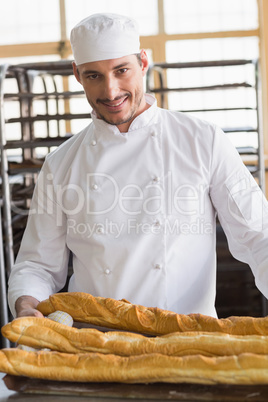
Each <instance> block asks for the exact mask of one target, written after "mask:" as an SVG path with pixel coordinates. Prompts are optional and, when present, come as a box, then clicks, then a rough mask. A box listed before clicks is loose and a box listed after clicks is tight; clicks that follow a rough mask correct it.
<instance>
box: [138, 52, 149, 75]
mask: <svg viewBox="0 0 268 402" xmlns="http://www.w3.org/2000/svg"><path fill="white" fill-rule="evenodd" d="M140 55H141V62H142V75H143V76H145V74H146V73H147V71H148V68H149V60H148V56H147V54H146V52H145V50H144V49H142V50H141V52H140Z"/></svg>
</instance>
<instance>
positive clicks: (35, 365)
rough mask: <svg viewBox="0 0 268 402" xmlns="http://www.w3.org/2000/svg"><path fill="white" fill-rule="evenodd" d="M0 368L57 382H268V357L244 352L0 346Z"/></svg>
mask: <svg viewBox="0 0 268 402" xmlns="http://www.w3.org/2000/svg"><path fill="white" fill-rule="evenodd" d="M0 371H2V372H5V373H8V374H11V375H17V376H27V377H34V378H42V379H47V380H57V381H80V382H126V383H154V382H169V383H182V382H184V383H185V382H186V383H199V384H217V383H222V384H267V383H268V356H263V355H255V354H250V353H244V354H241V355H239V356H225V357H205V356H201V355H194V356H184V357H173V356H165V355H161V354H156V353H154V354H149V355H140V356H130V357H121V356H115V355H112V354H108V355H103V354H100V353H84V354H66V353H59V352H46V351H40V352H27V351H24V350H19V349H2V350H1V351H0Z"/></svg>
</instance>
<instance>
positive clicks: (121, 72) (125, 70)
mask: <svg viewBox="0 0 268 402" xmlns="http://www.w3.org/2000/svg"><path fill="white" fill-rule="evenodd" d="M127 71H128V69H127V68H120V69H119V70H118V71H117V72H118V73H119V74H124V73H126V72H127Z"/></svg>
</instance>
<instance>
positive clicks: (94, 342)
mask: <svg viewBox="0 0 268 402" xmlns="http://www.w3.org/2000/svg"><path fill="white" fill-rule="evenodd" d="M2 335H3V336H5V337H6V338H8V339H9V340H10V341H11V342H16V343H18V344H21V345H26V346H30V347H33V348H37V349H42V348H49V349H51V350H56V351H60V352H65V353H86V352H99V353H105V354H109V353H112V354H117V355H121V356H131V355H141V354H149V353H160V354H165V355H169V356H184V355H194V354H202V355H204V356H228V355H238V354H241V353H244V352H247V353H248V352H250V353H256V354H268V338H267V337H266V336H261V335H243V336H242V335H241V336H238V335H229V334H224V333H209V332H184V333H180V332H177V333H170V334H167V335H163V336H159V337H150V338H148V337H146V336H143V335H139V334H134V333H130V332H117V331H108V332H106V333H103V332H101V331H99V330H97V329H89V328H82V329H77V328H73V327H67V326H66V325H64V324H60V323H58V322H55V321H52V320H49V319H47V318H41V317H21V318H16V319H15V320H13V321H12V322H10V323H8V324H6V325H5V326H4V327H2Z"/></svg>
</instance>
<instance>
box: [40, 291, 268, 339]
mask: <svg viewBox="0 0 268 402" xmlns="http://www.w3.org/2000/svg"><path fill="white" fill-rule="evenodd" d="M37 309H38V310H39V311H41V313H43V314H44V315H48V314H51V313H53V312H54V311H57V310H60V311H65V312H66V313H68V314H70V315H71V316H72V317H73V319H74V321H78V322H84V323H91V324H94V325H99V326H104V327H109V328H115V329H121V330H127V331H134V332H140V333H145V334H151V335H164V334H168V333H171V332H189V331H199V332H200V331H201V332H204V331H206V332H223V333H228V334H232V335H254V334H256V335H268V317H261V318H254V317H229V318H221V319H217V318H214V317H210V316H205V315H202V314H189V315H184V314H177V313H174V312H171V311H167V310H162V309H159V308H157V307H144V306H140V305H135V304H131V303H130V302H128V301H127V300H115V299H111V298H104V297H94V296H92V295H90V294H88V293H82V292H65V293H56V294H54V295H51V296H50V297H49V299H47V300H44V301H42V302H40V303H39V304H38V306H37Z"/></svg>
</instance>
